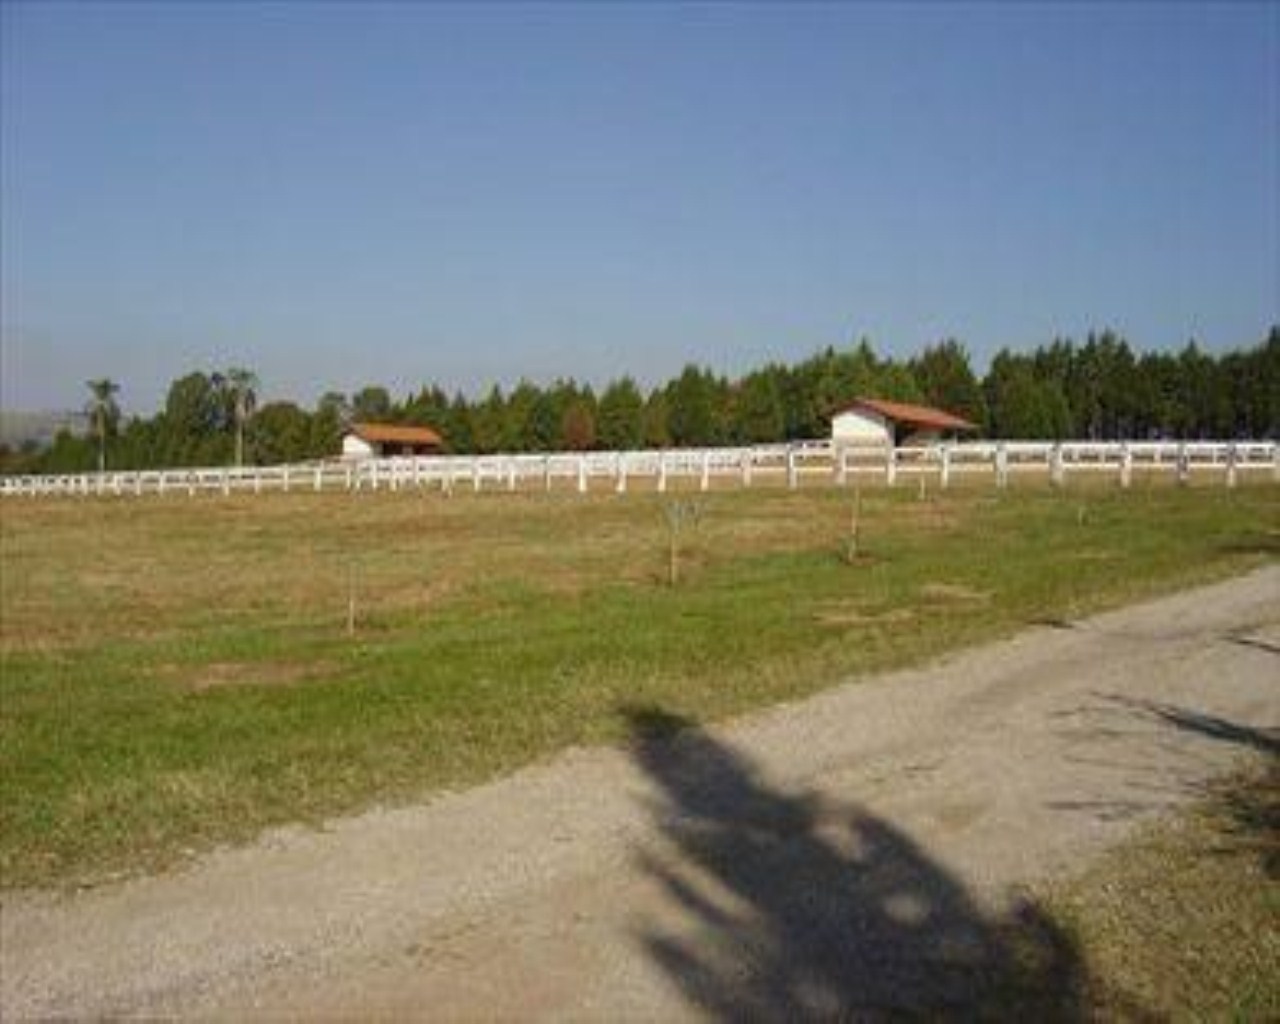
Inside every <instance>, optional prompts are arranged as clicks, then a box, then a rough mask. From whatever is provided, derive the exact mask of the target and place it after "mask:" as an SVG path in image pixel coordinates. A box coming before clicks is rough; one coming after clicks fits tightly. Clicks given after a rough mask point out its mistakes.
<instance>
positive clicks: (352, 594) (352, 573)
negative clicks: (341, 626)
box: [347, 562, 356, 636]
mask: <svg viewBox="0 0 1280 1024" xmlns="http://www.w3.org/2000/svg"><path fill="white" fill-rule="evenodd" d="M355 635H356V566H355V563H354V562H352V563H350V564H349V565H348V566H347V636H355Z"/></svg>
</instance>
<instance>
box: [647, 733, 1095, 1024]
mask: <svg viewBox="0 0 1280 1024" xmlns="http://www.w3.org/2000/svg"><path fill="white" fill-rule="evenodd" d="M623 714H624V716H625V718H626V720H627V723H628V727H629V729H630V733H631V737H632V750H633V756H634V757H635V760H636V762H637V763H638V764H639V765H640V767H641V768H642V769H643V770H644V771H645V773H646V774H647V775H648V776H649V777H650V778H651V779H652V780H653V782H654V783H655V784H656V789H657V792H658V796H657V798H656V799H655V801H654V806H653V813H654V816H655V818H656V819H657V822H658V825H659V828H660V831H661V834H662V835H663V837H664V838H665V839H666V841H667V844H664V845H665V846H666V850H665V851H664V852H660V853H655V854H652V855H647V856H645V857H644V858H643V860H642V863H643V864H644V866H645V868H646V869H647V870H648V871H649V873H650V874H651V876H652V877H653V878H655V879H656V880H657V881H658V883H659V884H660V885H661V887H662V888H663V890H664V891H665V892H666V894H667V895H668V896H669V897H670V899H671V903H672V905H673V906H674V907H675V908H676V912H675V918H674V919H672V920H670V921H667V920H665V919H664V921H663V922H662V924H661V925H659V924H657V923H651V924H650V925H649V926H648V927H647V928H646V929H644V930H643V931H642V933H641V934H640V941H641V942H642V943H643V945H644V946H645V948H646V949H647V950H648V953H649V955H650V956H651V957H652V958H653V960H654V961H655V962H656V963H657V964H658V965H659V966H660V967H661V968H662V970H663V971H664V972H665V973H666V974H667V975H668V977H670V979H671V980H672V981H673V982H674V983H675V984H676V985H677V986H678V987H679V989H680V991H681V992H682V993H683V995H684V997H685V998H686V999H687V1000H688V1001H689V1002H690V1003H691V1004H692V1005H693V1006H695V1007H697V1008H698V1009H699V1010H701V1011H703V1012H705V1013H708V1014H709V1015H711V1016H713V1017H716V1018H719V1019H724V1020H806V1019H823V1020H828V1019H843V1020H849V1019H867V1018H868V1017H870V1018H877V1019H878V1018H881V1017H884V1016H900V1015H930V1016H936V1015H939V1014H946V1015H948V1016H965V1017H1001V1018H1006V1017H1010V1016H1025V1017H1031V1018H1034V1019H1037V1020H1077V1019H1081V1018H1083V1016H1084V1015H1085V1010H1084V1006H1083V1002H1084V996H1083V993H1084V991H1085V976H1084V975H1085V972H1084V969H1083V967H1082V964H1081V958H1080V955H1079V953H1078V951H1077V950H1076V948H1075V946H1074V944H1073V943H1072V941H1071V939H1070V938H1069V937H1068V936H1067V935H1066V934H1064V932H1063V931H1062V930H1061V929H1060V928H1059V927H1058V926H1057V925H1056V924H1055V923H1054V922H1053V921H1052V920H1051V919H1050V918H1049V917H1048V916H1046V915H1045V914H1044V913H1043V912H1042V911H1041V910H1040V909H1039V908H1037V907H1036V906H1034V905H1031V904H1026V905H1022V906H1019V907H1018V908H1016V909H1015V910H1014V911H1013V912H1011V913H1010V914H1009V915H1008V916H1007V917H1003V918H999V919H997V918H993V917H992V916H990V915H988V914H985V913H984V912H983V911H982V910H981V909H980V908H979V907H978V906H977V905H976V903H975V902H974V900H973V898H972V897H971V896H970V895H969V894H968V893H967V891H966V889H965V887H964V886H963V884H962V883H961V882H960V881H958V880H957V879H956V878H954V877H953V876H952V875H950V874H949V873H948V872H947V870H946V869H945V868H943V867H942V866H941V865H939V864H938V863H937V862H936V861H934V860H933V859H931V858H930V856H929V855H928V854H927V853H926V852H925V851H924V850H923V849H922V848H921V847H920V846H919V845H918V844H916V843H915V842H914V841H913V840H912V839H911V837H910V836H908V835H907V834H905V833H904V832H902V831H901V830H900V829H898V828H896V827H895V826H894V825H893V824H892V823H890V822H888V821H886V820H884V819H882V818H879V817H876V816H875V815H872V814H870V813H868V812H866V811H865V810H862V809H860V808H858V807H856V806H843V805H841V806H834V805H832V803H831V802H830V801H826V800H823V799H820V798H818V797H816V796H811V795H792V794H790V793H784V792H780V791H778V790H776V789H773V788H771V787H770V786H769V785H768V784H767V783H766V782H765V781H763V780H762V779H761V777H760V775H759V773H758V771H757V769H756V768H755V766H754V765H753V764H752V763H751V762H750V760H748V759H747V758H746V757H744V756H743V755H742V754H741V753H739V752H737V751H735V750H733V749H732V748H730V747H729V746H727V745H725V744H723V743H721V742H719V741H718V740H716V739H714V738H713V737H711V736H709V735H708V734H707V733H706V732H704V731H702V730H700V729H697V728H694V727H692V726H691V724H690V723H689V722H687V721H686V720H684V719H681V718H679V717H677V716H674V715H671V714H668V713H666V712H664V711H662V710H658V709H653V708H626V709H624V710H623Z"/></svg>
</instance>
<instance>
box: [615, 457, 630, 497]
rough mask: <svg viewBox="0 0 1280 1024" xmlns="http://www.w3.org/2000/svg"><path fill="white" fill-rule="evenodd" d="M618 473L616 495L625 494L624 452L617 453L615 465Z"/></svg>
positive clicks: (625, 459) (625, 464)
mask: <svg viewBox="0 0 1280 1024" xmlns="http://www.w3.org/2000/svg"><path fill="white" fill-rule="evenodd" d="M616 468H617V473H618V493H619V494H626V493H627V456H626V454H625V453H624V452H619V453H618V461H617V464H616Z"/></svg>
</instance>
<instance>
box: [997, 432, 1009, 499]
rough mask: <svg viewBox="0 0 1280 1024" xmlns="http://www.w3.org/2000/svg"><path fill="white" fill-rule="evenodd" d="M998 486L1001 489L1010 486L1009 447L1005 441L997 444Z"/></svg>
mask: <svg viewBox="0 0 1280 1024" xmlns="http://www.w3.org/2000/svg"><path fill="white" fill-rule="evenodd" d="M996 486H997V487H999V488H1000V489H1001V490H1003V489H1004V488H1006V487H1008V486H1009V449H1008V448H1006V447H1005V445H1004V442H1003V441H1001V442H1000V443H999V444H997V445H996Z"/></svg>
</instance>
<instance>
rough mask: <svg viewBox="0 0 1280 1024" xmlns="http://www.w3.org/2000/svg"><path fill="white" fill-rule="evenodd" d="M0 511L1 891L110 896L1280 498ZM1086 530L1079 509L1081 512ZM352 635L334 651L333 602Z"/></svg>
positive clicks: (777, 498) (1020, 611) (807, 688)
mask: <svg viewBox="0 0 1280 1024" xmlns="http://www.w3.org/2000/svg"><path fill="white" fill-rule="evenodd" d="M849 509H850V499H849V496H848V494H847V493H840V492H837V491H831V490H826V489H822V490H818V489H814V490H802V491H800V492H797V493H787V492H784V491H757V492H752V493H746V494H744V493H731V492H724V493H713V494H711V495H710V496H708V497H707V498H706V511H705V515H704V517H703V521H702V523H701V525H700V526H699V528H698V530H697V531H696V533H694V534H692V535H690V537H689V538H688V551H687V554H686V558H685V562H686V564H685V569H686V576H685V582H684V583H683V584H682V585H681V586H680V587H679V588H676V589H674V590H673V589H670V588H667V587H665V586H663V585H662V584H661V578H662V574H663V571H664V568H665V543H666V542H665V532H664V531H665V527H664V525H663V516H662V502H661V500H660V499H659V498H658V497H657V496H655V495H638V494H637V495H631V496H627V497H625V498H618V497H613V496H608V497H606V496H591V497H589V498H586V499H582V498H578V497H577V496H567V495H537V496H508V495H480V496H465V497H464V496H459V497H457V498H454V499H452V500H449V499H444V498H442V497H440V496H438V495H427V496H422V495H405V494H401V495H386V494H384V495H362V496H359V497H357V498H354V499H353V498H351V497H348V496H342V495H319V496H317V495H295V496H281V497H275V496H273V497H269V498H268V497H264V498H257V499H255V498H252V497H245V498H239V499H231V500H225V501H217V500H209V499H197V500H195V501H188V500H187V499H185V498H183V499H178V498H175V499H169V500H162V499H154V500H148V501H142V502H133V501H129V500H114V501H113V500H106V501H85V502H69V501H61V502H47V503H26V502H6V504H5V506H4V509H3V531H2V533H0V541H2V546H0V567H2V568H3V578H2V583H3V587H2V589H0V599H2V600H0V611H2V613H3V616H2V622H3V643H2V644H0V652H2V657H3V661H2V662H0V669H2V673H0V811H2V814H3V817H2V818H0V878H2V879H3V883H4V885H6V886H15V885H31V884H47V883H51V882H67V881H76V880H86V879H92V878H95V877H101V876H102V875H103V874H105V873H107V872H111V871H115V870H132V869H137V868H140V867H149V866H155V865H157V864H162V863H166V862H169V861H171V860H172V859H173V858H174V857H175V856H178V855H180V854H181V853H182V852H183V851H184V850H187V849H193V848H201V847H205V846H207V845H209V844H211V843H214V842H218V841H225V840H235V839H240V838H244V837H247V836H250V835H252V834H254V833H256V832H257V831H259V830H260V829H261V828H263V827H264V826H266V825H269V824H273V823H280V822H287V821H297V820H307V819H317V818H320V817H322V816H325V815H332V814H335V813H339V812H344V811H349V810H352V809H355V808H358V807H360V806H362V805H365V804H367V803H369V802H370V801H372V800H388V801H394V800H400V799H406V798H411V797H414V796H417V795H420V794H422V793H423V792H426V791H429V790H430V789H431V788H433V787H439V786H443V785H461V784H466V783H469V782H473V781H475V780H477V779H480V778H483V777H485V776H487V775H491V774H493V773H495V772H500V771H503V770H506V769H509V768H511V767H513V766H516V765H519V764H522V763H526V762H528V761H529V760H531V759H534V758H537V757H539V756H543V755H546V754H548V753H550V752H553V751H555V750H556V749H559V748H562V747H564V746H565V745H568V744H571V743H581V742H595V741H609V740H612V739H614V738H617V737H618V736H620V735H621V732H622V729H621V725H620V723H619V721H618V717H617V709H618V707H619V705H621V704H623V703H634V702H649V703H654V704H660V705H661V706H663V707H664V708H665V709H667V710H669V711H671V712H672V713H677V714H682V715H686V716H689V717H691V718H695V719H706V718H711V717H717V716H723V715H727V714H731V713H734V712H737V711H741V710H743V709H746V708H750V707H754V706H759V705H762V704H766V703H768V702H772V701H777V700H781V699H786V698H792V697H797V696H801V695H804V694H806V693H810V692H812V691H814V690H816V689H818V688H820V687H822V686H824V685H830V684H831V682H833V681H834V680H838V679H840V678H842V677H845V676H848V675H850V674H855V673H859V672H866V671H871V670H875V669H880V668H884V667H887V666H891V665H898V664H903V663H906V662H911V661H918V660H921V659H924V658H927V657H929V656H931V655H933V654H936V653H937V652H939V651H941V650H945V649H948V648H952V647H955V646H958V645H961V644H966V643H971V642H974V641H977V640H980V639H984V638H989V637H993V636H998V635H1003V634H1006V633H1008V632H1011V631H1014V630H1016V629H1018V628H1021V627H1022V626H1024V625H1025V624H1027V623H1028V622H1031V621H1034V620H1036V619H1040V618H1044V617H1049V616H1063V615H1071V614H1076V613H1079V612H1083V611H1085V610H1089V609H1094V608H1097V607H1101V606H1104V605H1109V604H1115V603H1119V602H1121V601H1124V600H1129V599H1132V598H1134V597H1138V596H1142V595H1145V594H1149V593H1154V592H1157V591H1160V590H1163V589H1168V588H1170V587H1173V586H1177V585H1181V584H1185V583H1188V582H1192V581H1196V580H1200V579H1206V578H1211V577H1214V576H1220V575H1223V574H1225V573H1228V572H1232V571H1236V570H1239V569H1243V568H1245V567H1248V566H1251V565H1256V564H1258V563H1259V562H1261V561H1263V560H1265V559H1267V558H1273V557H1274V556H1275V553H1276V551H1277V545H1278V539H1277V538H1278V536H1280V489H1277V488H1276V487H1274V486H1270V485H1261V486H1255V487H1248V488H1242V489H1240V490H1238V491H1236V492H1234V493H1228V492H1225V491H1222V490H1194V491H1176V490H1173V489H1164V488H1135V490H1134V491H1133V492H1131V493H1128V494H1119V493H1117V492H1115V491H1113V490H1112V489H1110V488H1105V487H1098V488H1097V489H1096V490H1092V491H1088V492H1081V491H1077V490H1073V491H1070V492H1068V493H1067V494H1065V495H1059V494H1052V493H1050V492H1048V491H1045V490H1041V489H1038V488H1037V489H1031V488H1028V489H1027V490H1025V491H1013V492H1010V493H1008V494H1005V495H1003V496H999V495H996V494H995V493H994V492H992V491H990V490H986V489H975V490H971V491H957V492H952V493H950V494H948V495H946V496H933V497H931V498H930V499H928V500H926V501H923V502H922V501H919V500H918V499H917V498H916V496H915V495H914V494H907V493H903V492H895V493H888V492H884V491H878V492H868V493H867V495H866V499H865V501H864V503H863V517H862V518H863V523H862V534H863V548H864V551H865V558H864V559H863V560H862V561H860V562H859V563H858V564H856V565H853V566H849V565H846V564H844V563H843V562H842V561H841V559H840V558H839V557H837V552H838V550H839V548H840V545H841V540H842V535H843V533H844V531H845V529H846V523H847V521H848V517H849ZM1082 510H1083V515H1082ZM352 587H354V591H355V593H356V595H357V605H358V611H359V616H358V618H359V624H358V629H357V633H356V636H355V637H354V638H349V637H347V636H346V635H345V630H344V628H343V627H344V621H345V615H346V604H347V597H348V593H349V590H350V589H351V588H352Z"/></svg>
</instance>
